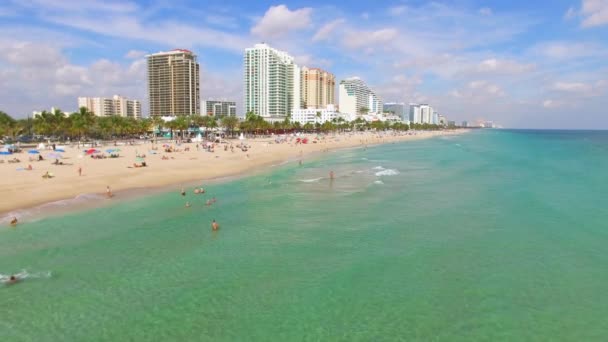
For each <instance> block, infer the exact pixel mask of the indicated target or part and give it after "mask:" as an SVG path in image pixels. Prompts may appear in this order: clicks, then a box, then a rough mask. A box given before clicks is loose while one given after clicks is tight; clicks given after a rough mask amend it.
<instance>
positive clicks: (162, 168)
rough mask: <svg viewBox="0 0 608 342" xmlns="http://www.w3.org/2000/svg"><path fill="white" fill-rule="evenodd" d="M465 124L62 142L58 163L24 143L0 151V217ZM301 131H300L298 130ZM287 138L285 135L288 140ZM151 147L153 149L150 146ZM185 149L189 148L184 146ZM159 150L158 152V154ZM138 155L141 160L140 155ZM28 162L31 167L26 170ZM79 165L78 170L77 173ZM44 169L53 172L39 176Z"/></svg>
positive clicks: (243, 171)
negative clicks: (211, 144) (111, 152)
mask: <svg viewBox="0 0 608 342" xmlns="http://www.w3.org/2000/svg"><path fill="white" fill-rule="evenodd" d="M464 132H466V130H459V131H437V132H407V133H394V134H393V133H384V134H377V133H371V132H365V133H356V134H353V133H349V134H338V135H328V136H325V137H324V138H321V139H319V140H318V141H317V142H316V143H314V142H313V141H314V138H315V137H316V135H310V136H308V139H309V141H308V143H307V144H296V140H295V138H293V139H292V138H291V137H287V139H286V142H283V143H276V142H275V140H276V138H278V137H279V136H275V137H268V138H256V139H246V140H244V143H245V144H246V145H248V146H250V148H248V150H247V151H246V152H244V151H242V150H241V149H239V148H236V145H237V144H239V143H240V141H239V140H238V139H228V140H225V142H227V144H226V143H224V144H216V147H215V149H214V152H208V151H205V150H204V149H203V148H202V146H201V144H200V143H199V148H198V149H197V147H196V146H197V143H194V142H193V143H183V144H180V145H178V144H176V143H175V141H173V142H168V141H165V142H159V143H157V144H153V143H151V142H149V141H148V142H144V141H136V142H135V144H134V145H128V144H125V143H120V142H119V143H118V144H117V145H118V146H114V144H113V143H112V144H108V145H105V146H96V149H98V150H100V151H102V153H98V154H96V155H99V154H105V155H108V153H106V152H105V151H106V150H108V149H113V148H119V149H120V152H119V156H120V157H119V158H106V159H93V158H91V156H90V155H87V154H85V153H84V152H83V151H84V150H85V149H86V148H87V147H83V146H81V147H80V148H79V147H78V146H76V145H72V146H69V145H68V146H66V149H65V152H64V153H61V154H60V155H61V156H62V158H61V159H60V161H61V162H62V163H64V165H54V164H53V162H54V161H55V159H51V158H47V156H48V155H49V153H53V151H52V150H41V151H40V154H41V155H42V156H43V157H44V158H45V160H43V161H37V160H36V161H30V158H32V159H37V158H38V155H36V154H28V153H27V149H25V150H24V151H23V152H21V153H17V154H13V155H10V156H1V158H0V159H2V160H4V162H3V163H0V189H2V191H1V194H2V195H1V196H0V217H5V218H6V217H9V216H11V215H12V212H13V211H16V210H19V209H24V208H31V207H35V206H37V205H41V204H44V203H48V202H53V201H57V200H62V199H70V198H75V197H76V196H81V195H83V194H98V195H104V194H105V192H106V187H107V186H110V187H111V189H112V191H113V192H115V193H116V192H120V191H122V190H128V189H141V188H148V187H164V186H168V185H171V184H174V185H175V186H176V189H178V188H179V187H180V184H181V183H184V184H187V183H188V182H192V181H198V180H202V181H204V180H211V179H216V178H221V177H228V176H236V175H246V174H247V173H248V172H252V170H254V169H259V168H261V167H264V166H270V165H273V164H275V165H276V164H278V163H282V162H285V161H287V160H294V161H297V160H299V159H302V160H304V162H305V160H306V157H310V156H311V155H312V154H314V153H323V152H324V151H328V150H334V149H340V148H348V147H357V146H364V145H374V144H383V143H391V142H396V141H408V140H417V139H425V138H430V137H434V136H440V135H453V134H461V133H464ZM301 137H304V136H301ZM290 140H291V141H290ZM163 144H170V146H172V148H173V149H176V150H177V151H174V152H171V153H167V152H165V148H164V147H163ZM230 144H232V145H234V147H235V148H234V151H231V149H230V148H228V150H227V151H226V150H224V145H228V146H229V145H230ZM153 148H156V150H153ZM187 149H189V151H187ZM137 154H140V155H141V154H145V156H146V157H145V162H146V164H147V167H140V168H134V167H133V164H134V163H135V162H136V155H137ZM163 156H164V158H163ZM15 157H16V158H18V159H19V160H20V162H19V163H8V160H9V159H12V158H15ZM140 161H141V160H140ZM28 165H31V166H32V170H27V168H28ZM79 168H82V175H79V172H78V170H79ZM47 171H48V172H49V173H50V174H52V175H53V178H50V179H45V178H43V177H42V176H43V175H44V174H45V173H46V172H47Z"/></svg>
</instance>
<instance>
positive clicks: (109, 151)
mask: <svg viewBox="0 0 608 342" xmlns="http://www.w3.org/2000/svg"><path fill="white" fill-rule="evenodd" d="M115 151H116V150H115V149H113V148H109V149H107V150H106V153H114V152H115Z"/></svg>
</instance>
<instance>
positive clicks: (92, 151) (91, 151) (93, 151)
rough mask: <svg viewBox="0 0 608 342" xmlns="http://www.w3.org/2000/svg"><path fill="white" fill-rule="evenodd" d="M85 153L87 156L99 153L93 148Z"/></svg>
mask: <svg viewBox="0 0 608 342" xmlns="http://www.w3.org/2000/svg"><path fill="white" fill-rule="evenodd" d="M85 152H86V153H87V154H93V153H98V152H99V151H97V150H96V149H94V148H90V149H88V150H86V151H85Z"/></svg>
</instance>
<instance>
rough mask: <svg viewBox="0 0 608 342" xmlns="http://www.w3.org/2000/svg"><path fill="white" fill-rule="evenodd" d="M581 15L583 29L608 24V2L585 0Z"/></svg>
mask: <svg viewBox="0 0 608 342" xmlns="http://www.w3.org/2000/svg"><path fill="white" fill-rule="evenodd" d="M580 12H581V14H582V15H583V17H584V19H583V22H582V23H581V25H582V26H583V27H595V26H602V25H606V24H608V0H583V2H582V8H581V11H580Z"/></svg>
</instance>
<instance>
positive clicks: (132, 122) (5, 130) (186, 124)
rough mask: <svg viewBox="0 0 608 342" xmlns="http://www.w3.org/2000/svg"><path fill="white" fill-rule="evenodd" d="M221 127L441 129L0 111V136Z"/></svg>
mask: <svg viewBox="0 0 608 342" xmlns="http://www.w3.org/2000/svg"><path fill="white" fill-rule="evenodd" d="M218 126H222V127H224V128H225V130H226V132H227V133H228V134H229V135H230V136H234V133H235V131H236V130H237V129H238V130H239V131H241V132H246V133H248V134H260V133H269V132H274V133H286V132H293V131H306V132H342V131H364V130H370V129H373V130H388V129H393V130H399V131H406V130H408V129H417V130H437V129H440V128H441V127H440V126H438V125H430V124H411V125H407V124H404V123H401V122H393V123H391V122H388V121H386V122H381V121H375V122H367V121H365V120H363V119H361V118H357V119H356V120H354V121H350V122H347V121H345V120H344V119H343V118H336V119H333V120H332V121H328V122H325V123H323V124H321V123H306V124H304V125H302V124H300V123H299V122H292V121H291V120H290V117H289V116H287V117H286V118H285V119H284V120H283V121H278V122H272V123H271V122H268V121H266V120H264V119H263V118H262V117H261V116H259V115H256V114H255V113H252V112H249V113H247V115H246V116H245V118H244V120H242V121H240V120H239V119H238V118H237V117H235V116H226V117H223V118H221V119H220V120H219V122H218V120H217V119H216V118H215V117H211V116H198V115H197V116H190V115H184V116H178V117H177V118H175V119H174V120H172V121H168V122H165V121H164V120H162V119H161V118H160V117H152V118H144V119H135V118H130V117H127V118H125V117H121V116H107V117H98V116H95V115H94V114H93V113H92V112H91V111H89V110H88V109H87V108H85V107H83V108H80V109H79V111H78V112H75V113H72V114H70V115H66V114H65V113H64V112H62V111H61V110H58V109H57V110H54V111H53V112H46V111H44V112H42V113H41V114H39V115H36V116H35V117H34V119H33V120H30V119H21V120H16V119H14V118H12V117H11V116H9V115H8V114H6V113H4V112H2V111H0V136H12V137H14V136H17V135H31V134H33V133H35V134H38V135H42V136H47V137H50V136H54V137H57V138H68V137H69V138H71V139H79V140H80V139H85V138H101V139H113V138H118V137H129V136H136V135H144V134H147V133H150V132H153V131H157V132H158V131H160V129H161V128H165V129H168V130H169V131H170V132H171V137H173V136H174V133H175V132H178V133H177V134H178V136H181V137H182V138H185V135H186V132H188V131H189V129H190V128H195V127H205V128H216V127H218Z"/></svg>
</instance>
